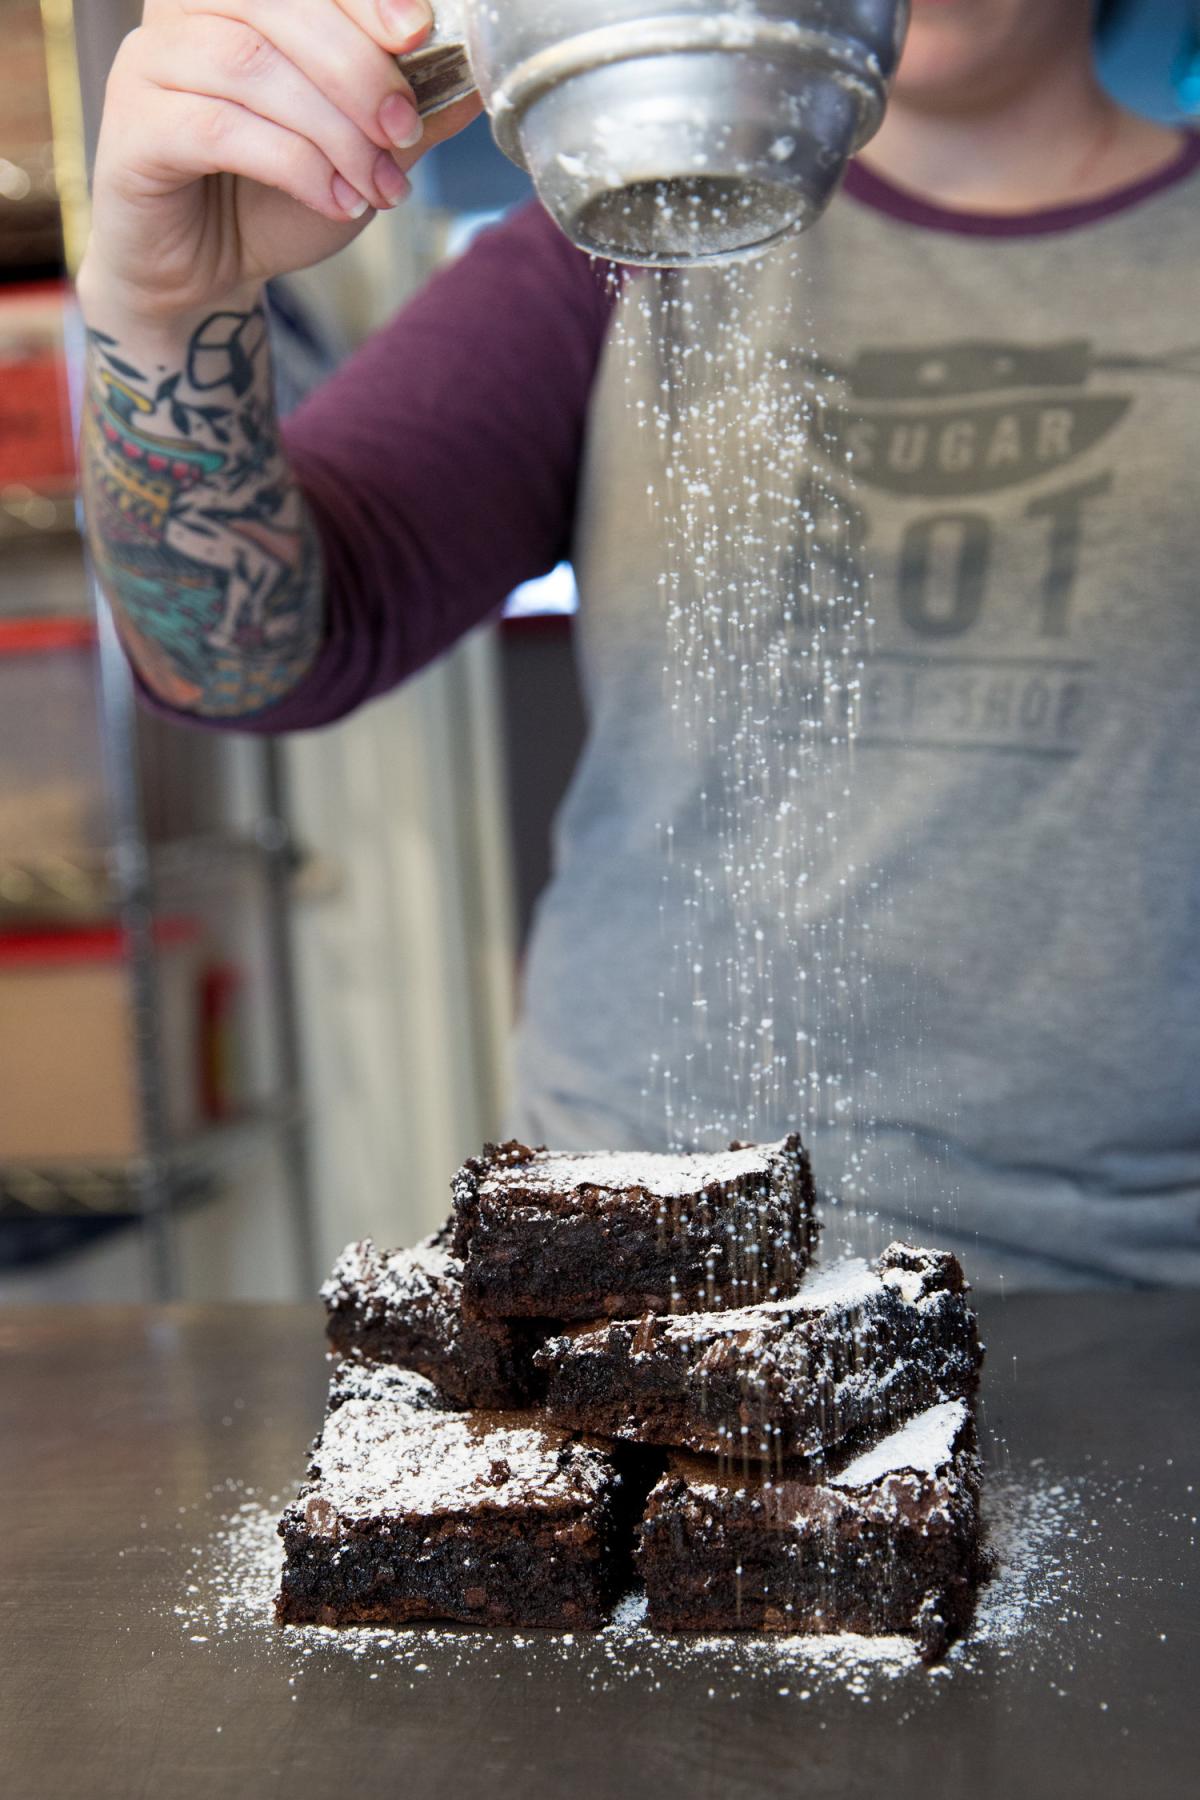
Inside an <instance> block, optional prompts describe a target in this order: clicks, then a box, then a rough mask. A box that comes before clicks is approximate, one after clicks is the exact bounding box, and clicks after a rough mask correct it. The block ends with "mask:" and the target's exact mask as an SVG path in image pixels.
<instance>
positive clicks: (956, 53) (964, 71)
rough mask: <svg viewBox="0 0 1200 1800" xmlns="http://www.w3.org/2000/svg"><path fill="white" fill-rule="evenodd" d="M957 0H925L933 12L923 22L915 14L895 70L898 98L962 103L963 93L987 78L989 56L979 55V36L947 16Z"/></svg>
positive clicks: (950, 104) (948, 104)
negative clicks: (926, 20)
mask: <svg viewBox="0 0 1200 1800" xmlns="http://www.w3.org/2000/svg"><path fill="white" fill-rule="evenodd" d="M959 4H960V0H925V5H926V6H927V7H928V8H929V11H930V14H931V15H932V16H931V17H930V19H929V20H928V22H924V21H923V20H922V19H921V17H920V16H919V15H914V18H913V22H912V25H911V27H910V28H909V34H908V41H907V43H906V44H905V46H904V55H903V57H902V58H901V61H900V67H899V69H898V71H897V73H896V83H895V91H896V95H897V97H898V98H899V99H901V100H903V101H904V102H906V103H910V104H912V105H916V106H930V107H935V108H937V107H951V108H956V107H958V106H961V105H962V104H963V100H964V97H965V95H967V94H968V93H969V92H970V91H971V89H972V88H973V87H974V86H975V85H976V84H977V83H978V82H979V81H980V79H981V77H982V78H984V79H986V75H987V68H988V62H989V60H990V59H989V58H986V57H981V55H980V46H979V39H978V36H977V35H976V34H975V33H973V32H970V31H966V30H964V29H963V28H962V25H961V24H954V23H952V20H951V18H950V17H949V16H947V17H946V18H945V19H944V20H941V19H939V18H938V14H939V13H940V12H945V13H946V14H947V15H950V14H951V13H952V12H953V11H954V10H955V8H956V7H957V6H958V5H959Z"/></svg>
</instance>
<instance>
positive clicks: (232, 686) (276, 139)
mask: <svg viewBox="0 0 1200 1800" xmlns="http://www.w3.org/2000/svg"><path fill="white" fill-rule="evenodd" d="M431 18H432V14H431V11H430V8H429V5H428V0H387V4H386V5H384V4H379V3H378V0H288V4H287V5H286V6H278V5H277V6H265V5H263V4H261V3H260V0H222V3H221V4H220V5H202V4H199V3H198V0H145V5H144V17H143V22H142V24H141V26H140V27H139V28H138V29H137V30H135V31H132V32H130V33H129V35H128V37H126V38H125V40H124V42H123V43H122V45H121V48H120V50H119V51H118V53H117V56H116V60H115V62H114V65H113V69H112V73H111V75H110V77H109V82H108V90H107V96H106V101H105V108H104V117H103V119H102V121H101V128H100V137H99V145H98V148H97V155H96V171H95V182H94V192H93V208H92V235H91V241H90V243H89V245H88V249H87V253H86V255H85V257H84V259H83V266H82V268H81V269H80V273H79V282H78V290H79V298H80V302H81V304H82V307H83V314H84V318H85V320H86V322H87V324H88V326H89V327H90V328H91V337H90V356H89V370H88V394H87V407H86V413H85V427H84V436H85V443H84V478H85V486H86V493H87V505H88V528H89V535H90V538H91V542H92V547H93V550H94V553H95V557H96V561H97V564H98V567H99V571H100V575H101V579H102V581H103V583H104V586H105V589H106V591H107V593H108V595H109V597H110V599H111V601H112V604H113V607H114V609H115V612H116V617H117V621H118V624H119V626H120V629H121V633H122V636H123V638H124V640H125V643H126V645H127V646H128V649H129V653H130V655H131V656H132V657H133V660H134V662H135V663H136V664H137V667H138V668H139V670H140V671H141V673H142V675H143V677H144V679H145V680H146V682H147V684H148V685H149V687H150V688H151V689H152V691H153V692H154V693H156V694H158V695H159V696H160V697H161V698H162V699H164V700H166V701H167V702H168V703H170V704H173V705H175V706H177V707H180V708H182V709H184V710H190V711H192V712H194V713H197V714H203V715H205V716H208V717H212V718H232V717H236V716H238V715H243V716H244V715H248V714H250V713H253V712H254V711H257V710H261V709H262V708H264V707H266V706H269V705H270V704H271V702H272V701H273V700H277V699H279V698H281V697H282V696H283V695H285V694H287V693H288V692H289V690H290V689H291V688H293V687H294V686H295V685H296V683H297V682H298V681H299V680H300V679H301V677H302V676H303V675H304V673H305V671H306V669H307V668H308V667H309V666H310V665H311V663H312V661H313V659H314V657H315V654H316V651H317V648H318V645H319V642H320V637H321V626H322V602H321V572H320V559H319V555H318V551H317V548H316V539H315V534H314V532H313V529H312V526H311V523H310V521H309V519H308V517H307V515H306V512H305V508H304V503H303V500H302V498H301V495H300V491H299V489H298V487H297V485H296V483H295V482H294V480H293V479H292V477H291V475H290V473H289V470H288V467H287V464H286V462H285V460H284V457H283V454H282V452H281V449H280V443H279V435H278V428H277V424H276V420H275V415H274V408H273V405H272V400H271V371H270V355H269V351H268V349H267V345H266V334H265V331H264V322H263V315H262V311H261V308H260V306H259V304H258V296H259V295H260V294H261V291H262V287H263V284H264V282H266V281H268V280H270V279H271V277H273V276H276V275H282V274H287V273H289V272H291V271H294V270H297V269H302V268H308V267H310V266H312V265H313V264H315V263H319V262H321V261H323V260H324V259H325V258H326V257H328V256H332V255H334V254H335V253H336V252H337V251H339V250H341V249H343V248H344V247H345V246H346V245H347V244H348V243H350V242H351V240H352V239H353V238H354V237H356V236H357V234H358V233H359V232H360V231H361V230H362V228H363V226H364V225H365V224H366V222H367V220H368V219H369V218H370V217H371V216H372V214H373V213H374V212H377V211H381V210H383V209H385V208H388V207H392V206H395V205H396V204H398V203H399V202H400V201H401V200H402V199H403V198H404V197H405V195H406V194H407V193H408V192H409V182H408V178H407V171H408V169H409V168H411V166H412V164H413V163H414V162H415V161H416V160H417V158H418V157H419V156H420V155H421V154H422V153H423V151H424V150H426V149H428V148H429V146H430V145H431V144H433V143H436V142H438V141H439V140H440V139H442V138H445V137H448V136H450V135H451V134H452V133H453V132H454V131H456V130H459V129H461V127H462V126H463V125H465V124H466V123H467V122H468V121H469V120H470V119H471V118H472V117H473V116H474V114H475V113H476V112H477V111H478V106H479V102H478V99H477V98H475V99H472V98H470V97H468V98H467V99H464V100H462V101H460V102H459V103H458V104H457V105H455V106H453V107H449V108H448V109H447V110H446V111H445V112H444V113H442V114H439V115H438V117H437V119H436V120H434V121H431V122H430V124H429V125H428V126H427V127H426V126H423V124H422V121H421V119H420V118H419V117H418V115H417V109H416V105H415V103H414V96H413V93H412V89H411V88H410V86H409V84H408V82H407V80H406V79H405V77H404V74H403V72H402V70H401V68H400V66H399V64H398V62H397V60H396V59H397V56H398V55H399V54H400V53H401V52H403V51H405V50H407V49H410V48H411V47H412V46H413V45H414V44H416V43H418V42H419V41H420V40H421V38H422V37H423V36H424V35H425V33H426V32H427V31H428V28H429V25H430V23H431Z"/></svg>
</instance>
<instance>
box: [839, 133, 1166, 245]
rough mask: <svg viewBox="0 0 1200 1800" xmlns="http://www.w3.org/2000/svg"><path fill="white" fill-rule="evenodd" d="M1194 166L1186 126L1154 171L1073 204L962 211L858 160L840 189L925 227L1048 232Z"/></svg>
mask: <svg viewBox="0 0 1200 1800" xmlns="http://www.w3.org/2000/svg"><path fill="white" fill-rule="evenodd" d="M1197 168H1200V131H1184V133H1183V142H1182V144H1181V145H1180V147H1179V153H1178V155H1177V156H1174V157H1172V159H1171V161H1170V162H1169V163H1167V164H1165V165H1164V167H1163V168H1161V169H1158V170H1156V171H1155V173H1154V174H1153V175H1146V176H1144V177H1143V179H1142V180H1141V181H1135V182H1131V183H1130V185H1129V186H1128V187H1122V188H1115V189H1114V190H1113V192H1112V193H1111V194H1101V195H1099V196H1098V197H1097V198H1096V199H1095V200H1083V201H1080V202H1079V203H1078V204H1077V205H1074V206H1049V207H1044V208H1042V209H1041V210H1040V211H1037V212H1020V213H982V212H966V211H960V210H959V209H958V208H957V207H950V206H939V205H937V203H936V202H935V201H932V200H924V199H922V198H921V196H920V195H919V194H914V193H912V192H911V191H910V190H909V189H908V188H902V187H897V186H896V185H895V183H894V182H891V181H888V180H887V179H886V178H885V177H884V176H882V175H877V174H876V173H875V171H874V170H873V169H868V168H867V166H866V164H865V163H861V162H852V163H851V164H850V167H849V168H848V169H847V171H846V180H845V183H844V186H843V192H844V193H847V194H849V196H850V198H851V199H852V200H857V201H859V202H860V203H861V204H862V205H864V206H870V207H873V208H874V209H875V211H876V212H881V213H886V214H887V216H888V218H890V219H898V220H899V221H900V222H901V224H904V225H916V226H919V227H921V228H922V229H923V230H925V231H950V232H955V233H957V234H958V236H960V237H1000V238H1023V237H1046V236H1049V235H1050V234H1051V233H1053V232H1058V231H1076V230H1078V229H1079V227H1080V226H1082V225H1095V224H1097V223H1098V222H1099V221H1100V220H1101V219H1110V218H1112V217H1113V215H1114V214H1115V213H1121V212H1126V211H1128V209H1129V208H1130V207H1133V206H1140V205H1141V204H1142V202H1143V201H1144V200H1149V199H1150V198H1151V197H1152V196H1153V195H1154V194H1158V193H1161V192H1162V190H1163V189H1164V188H1168V187H1173V186H1174V184H1175V183H1176V182H1177V181H1183V180H1184V179H1185V178H1186V177H1187V176H1188V175H1191V174H1193V173H1194V172H1195V170H1196V169H1197Z"/></svg>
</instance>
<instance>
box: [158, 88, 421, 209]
mask: <svg viewBox="0 0 1200 1800" xmlns="http://www.w3.org/2000/svg"><path fill="white" fill-rule="evenodd" d="M138 135H139V136H140V137H141V138H142V140H143V141H142V143H141V145H140V146H136V147H135V148H136V157H135V158H134V159H133V160H134V161H135V163H136V165H137V166H138V167H139V168H140V170H142V171H144V172H145V177H146V178H147V179H148V180H149V181H150V182H151V183H152V184H153V183H154V181H155V178H156V175H157V177H158V179H159V180H161V182H162V187H163V190H164V191H166V190H168V189H169V188H170V187H173V186H178V185H179V183H180V180H181V179H182V180H184V181H191V180H195V179H196V178H198V177H200V176H203V175H241V176H245V178H246V179H247V180H248V181H255V182H258V183H260V184H261V185H262V186H263V187H269V188H277V189H278V190H279V191H280V192H281V193H284V194H290V195H291V197H292V198H293V199H294V200H298V201H299V202H300V204H301V205H302V206H307V207H309V208H311V210H312V211H313V212H317V213H320V214H321V215H322V217H324V218H326V219H331V220H333V221H334V222H335V223H337V224H342V225H344V224H345V223H346V222H347V221H348V220H352V219H361V218H362V217H363V216H364V214H365V213H366V212H367V209H368V202H367V201H366V200H365V199H364V198H363V196H362V195H361V194H360V193H359V192H358V191H357V190H356V189H355V188H353V187H351V186H350V184H349V183H348V182H346V181H345V179H344V178H343V177H342V176H341V175H340V174H339V173H338V171H337V169H336V168H335V167H334V165H333V163H332V162H331V161H330V159H329V158H328V157H327V156H326V155H325V153H324V151H322V150H320V149H318V147H317V145H316V144H314V143H313V142H312V140H311V139H310V138H307V137H304V136H301V135H300V134H299V133H297V132H294V131H288V130H287V129H285V127H283V126H281V125H277V124H275V123H274V122H273V121H272V120H270V119H264V118H263V117H262V116H261V115H260V114H258V113H254V112H251V111H250V110H249V109H248V108H246V107H244V106H238V105H236V104H235V103H234V102H232V101H229V100H219V99H211V98H209V97H208V96H207V95H202V94H177V93H176V94H170V95H168V94H165V93H162V92H160V93H159V95H158V96H157V99H152V100H151V101H150V103H148V104H147V105H146V107H145V108H144V111H143V116H142V119H141V122H140V125H139V128H138ZM396 172H397V174H399V171H398V170H397V171H396Z"/></svg>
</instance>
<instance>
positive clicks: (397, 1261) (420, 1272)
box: [321, 1238, 462, 1318]
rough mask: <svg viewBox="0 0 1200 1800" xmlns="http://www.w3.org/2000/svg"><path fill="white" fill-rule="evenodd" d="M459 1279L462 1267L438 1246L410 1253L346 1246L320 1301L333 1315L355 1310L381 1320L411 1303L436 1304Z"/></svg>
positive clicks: (366, 1243) (368, 1245) (363, 1243)
mask: <svg viewBox="0 0 1200 1800" xmlns="http://www.w3.org/2000/svg"><path fill="white" fill-rule="evenodd" d="M461 1280H462V1264H461V1263H460V1262H459V1260H458V1258H457V1257H455V1256H453V1255H452V1254H451V1253H450V1251H449V1250H447V1249H445V1248H444V1247H443V1246H442V1245H440V1244H434V1243H430V1242H426V1243H423V1244H418V1245H417V1247H416V1248H415V1249H414V1250H391V1251H387V1252H386V1253H385V1252H383V1251H380V1250H379V1249H377V1248H376V1246H375V1244H374V1242H373V1241H372V1239H370V1238H363V1239H362V1241H361V1242H360V1243H357V1244H347V1246H346V1248H345V1249H344V1250H343V1251H342V1254H341V1255H340V1256H339V1257H338V1260H337V1262H336V1263H335V1264H334V1266H333V1270H332V1272H331V1274H330V1277H329V1280H328V1281H327V1282H326V1283H325V1285H324V1287H323V1288H322V1289H321V1298H322V1300H323V1301H324V1302H325V1304H326V1306H327V1307H329V1308H330V1309H331V1310H333V1309H335V1308H337V1307H342V1306H358V1307H360V1308H361V1310H362V1312H363V1316H364V1317H365V1318H372V1317H379V1316H382V1314H384V1313H385V1312H387V1311H388V1310H389V1309H391V1308H400V1307H404V1306H406V1305H408V1304H410V1303H412V1302H413V1301H421V1302H423V1303H425V1304H433V1303H435V1302H438V1301H440V1300H441V1299H442V1298H443V1296H444V1294H445V1292H446V1288H447V1285H448V1284H451V1285H452V1284H454V1283H456V1282H460V1281H461Z"/></svg>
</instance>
